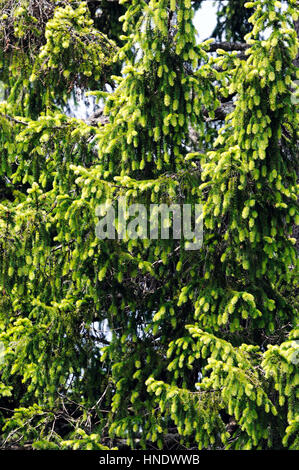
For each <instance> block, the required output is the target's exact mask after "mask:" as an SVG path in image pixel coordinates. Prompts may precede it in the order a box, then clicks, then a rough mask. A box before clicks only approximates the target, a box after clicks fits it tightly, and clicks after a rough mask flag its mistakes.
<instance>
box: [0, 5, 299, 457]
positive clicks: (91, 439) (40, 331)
mask: <svg viewBox="0 0 299 470" xmlns="http://www.w3.org/2000/svg"><path fill="white" fill-rule="evenodd" d="M12 3H14V4H15V3H16V2H0V8H1V15H0V40H1V44H2V48H1V53H0V61H1V72H0V79H1V81H2V83H3V84H4V87H5V91H4V98H5V101H3V102H2V103H0V120H1V129H0V139H1V173H0V179H1V184H2V188H1V192H0V198H1V199H0V214H1V219H0V240H1V242H0V243H1V245H0V250H1V257H0V263H1V271H0V275H1V278H0V285H1V292H2V297H1V301H0V305H1V310H0V342H1V343H0V344H1V345H2V349H3V351H2V349H1V350H0V354H1V355H0V359H1V364H0V368H1V369H0V380H1V381H0V426H1V445H2V447H4V448H13V447H14V446H15V445H16V443H17V445H18V446H26V445H29V446H30V447H33V448H34V449H74V450H76V449H94V450H95V449H109V448H119V447H120V446H121V445H123V443H124V442H125V443H126V444H127V445H128V446H130V447H132V448H137V447H138V448H148V446H151V447H152V446H157V448H160V449H167V448H168V446H170V445H171V447H172V448H173V445H174V442H175V441H178V442H179V444H177V448H178V449H179V448H186V447H187V448H188V447H189V448H190V447H192V448H199V449H202V448H203V449H215V448H216V449H219V448H222V449H267V448H275V449H280V448H289V449H298V445H299V443H298V405H297V402H296V400H297V395H296V394H298V370H297V366H298V361H299V357H298V354H299V353H298V340H299V337H298V335H299V331H298V328H297V327H296V326H297V318H298V314H297V308H298V304H297V300H296V296H295V287H296V274H297V256H296V249H295V243H296V240H295V239H294V238H293V237H292V231H293V226H294V224H295V223H296V222H298V204H297V195H298V192H297V186H296V178H297V176H296V168H297V166H296V165H297V161H296V159H297V150H298V149H297V138H298V114H297V112H296V99H294V93H293V88H294V81H295V80H296V78H298V75H296V67H295V65H294V60H295V58H296V55H297V48H298V40H297V36H296V31H295V29H294V24H293V22H294V21H295V22H296V21H298V15H297V12H296V0H291V1H289V2H288V6H287V8H285V6H284V5H283V4H282V3H281V2H279V1H274V0H256V1H255V2H249V3H247V4H246V8H248V9H249V10H250V11H251V12H252V13H253V14H252V15H251V17H250V18H249V22H250V24H251V25H252V31H251V32H250V33H248V34H246V36H245V38H244V41H245V42H244V43H242V44H237V45H236V44H233V43H231V44H229V45H228V44H227V42H226V43H224V44H223V49H221V48H219V47H218V46H219V45H218V44H217V47H216V46H215V44H213V41H205V42H204V43H200V44H197V42H196V31H195V28H194V25H193V17H194V12H195V8H196V2H191V0H159V1H158V0H150V1H144V0H131V1H126V0H121V1H120V2H119V8H121V11H122V12H123V13H124V14H123V15H122V17H121V21H122V29H123V34H122V35H121V36H119V37H118V30H117V29H114V28H113V30H112V32H111V31H110V30H109V28H108V29H105V30H104V32H103V31H102V30H101V29H99V28H102V27H103V25H102V24H101V22H98V23H97V20H96V17H95V10H94V9H93V8H92V7H91V5H88V4H90V2H81V1H76V0H69V1H67V0H65V1H48V0H43V1H42V2H39V3H40V8H37V5H36V2H35V1H34V0H27V1H23V2H22V1H20V2H19V3H18V4H17V6H16V5H14V7H12V8H8V4H10V6H11V4H12ZM93 3H96V2H93ZM107 3H108V2H107ZM106 6H107V5H106ZM246 18H247V17H246ZM267 28H269V31H270V32H269V35H268V37H267V38H266V39H263V35H264V32H265V31H266V30H267ZM103 29H104V27H103ZM243 32H244V31H243V29H242V31H241V32H240V34H243ZM116 36H117V37H116ZM226 39H229V40H230V39H236V38H235V36H233V35H227V38H226ZM237 39H238V40H239V37H238V38H237ZM114 40H115V41H114ZM234 49H236V50H234ZM211 52H216V54H214V55H213V54H211ZM116 72H119V75H117V76H116V75H113V74H114V73H116ZM107 83H108V84H109V85H110V87H111V88H109V87H107V86H106V85H107ZM79 92H81V93H83V92H87V93H88V94H89V95H91V96H94V97H95V99H96V100H97V102H98V106H100V107H101V108H103V110H102V109H101V112H100V113H98V116H100V119H98V118H97V114H96V115H95V116H94V117H93V118H92V119H89V120H87V121H84V120H81V119H77V118H71V117H69V114H68V107H69V101H70V98H71V97H76V95H77V94H78V93H79ZM227 101H230V107H229V114H228V115H226V114H227V112H226V111H225V110H226V109H227V107H226V106H225V105H226V102H227ZM225 115H226V116H225ZM224 117H225V119H224ZM120 198H122V200H124V199H125V200H126V201H127V204H128V205H130V204H137V203H139V204H141V203H142V204H143V205H144V206H145V207H149V206H150V205H151V204H155V203H156V204H162V203H164V204H168V205H170V204H177V205H179V206H180V207H181V206H182V205H183V204H190V205H191V206H192V207H193V208H194V207H195V205H196V204H202V206H203V223H204V237H203V246H202V247H201V248H200V249H198V250H194V251H193V250H189V249H188V246H189V245H188V240H186V239H184V238H182V239H180V240H176V239H170V240H169V239H162V238H161V237H160V238H157V239H149V237H148V236H145V234H143V235H144V236H140V237H139V238H135V239H132V238H130V237H126V236H123V237H118V238H117V237H115V238H114V239H113V237H112V239H100V238H99V237H98V236H97V233H96V227H97V224H98V221H99V218H98V216H99V214H98V206H99V205H100V204H109V203H111V204H112V203H113V202H115V201H117V200H119V199H120ZM117 222H118V223H119V226H118V228H122V226H121V225H120V216H119V218H118V220H117ZM141 235H142V234H141ZM147 235H148V234H147Z"/></svg>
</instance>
